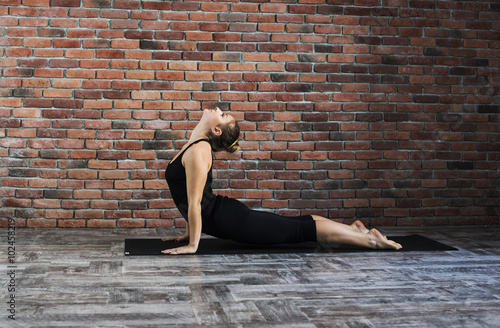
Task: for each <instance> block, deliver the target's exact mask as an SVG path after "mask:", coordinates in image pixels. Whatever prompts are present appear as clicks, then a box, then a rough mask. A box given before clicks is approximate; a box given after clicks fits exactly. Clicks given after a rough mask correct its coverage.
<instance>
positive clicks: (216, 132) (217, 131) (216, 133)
mask: <svg viewBox="0 0 500 328" xmlns="http://www.w3.org/2000/svg"><path fill="white" fill-rule="evenodd" d="M212 134H213V135H214V136H217V137H218V136H220V135H221V134H222V130H221V129H220V128H219V127H218V126H216V127H214V128H212Z"/></svg>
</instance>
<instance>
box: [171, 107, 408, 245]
mask: <svg viewBox="0 0 500 328" xmlns="http://www.w3.org/2000/svg"><path fill="white" fill-rule="evenodd" d="M239 134H240V129H239V127H238V124H237V123H236V121H235V119H234V118H233V117H232V116H231V115H228V114H226V113H223V112H222V111H221V110H220V109H219V108H216V109H205V110H204V112H203V116H202V118H201V120H200V122H199V123H198V125H197V126H196V127H195V129H194V130H193V133H192V134H191V137H190V139H189V141H188V143H187V144H186V145H184V147H183V148H182V149H181V151H180V152H179V153H178V154H177V155H176V156H175V157H174V158H173V159H172V161H171V162H170V163H169V165H168V167H167V169H166V171H165V179H166V180H167V183H168V185H169V188H170V192H171V194H172V198H173V200H174V202H175V204H176V206H177V208H178V209H179V211H180V212H181V214H182V216H183V217H184V218H185V219H186V220H187V227H186V233H185V234H184V235H183V236H180V237H169V238H164V239H163V241H173V240H175V241H189V244H188V245H186V246H182V247H177V248H172V249H166V250H164V251H163V252H162V253H164V254H172V255H174V254H193V253H196V251H197V250H198V244H199V242H200V237H201V233H202V232H204V233H206V234H209V235H212V236H215V237H218V238H224V239H232V240H235V241H239V242H243V243H248V244H266V245H273V244H280V243H293V242H306V241H319V242H322V243H336V244H350V245H356V246H362V247H368V248H389V249H395V250H398V249H400V248H401V247H402V246H401V245H400V244H397V243H395V242H393V241H390V240H387V238H386V237H384V236H382V234H381V233H380V232H379V231H377V230H375V229H372V230H369V231H368V229H366V228H365V226H364V225H363V224H362V223H361V222H360V221H356V222H355V223H353V224H352V225H345V224H342V223H337V222H334V221H331V220H328V219H326V218H323V217H320V216H316V215H305V216H299V217H284V216H280V215H276V214H273V213H266V212H259V211H253V210H250V209H249V208H248V207H246V206H245V205H244V204H243V203H241V202H239V201H237V200H235V199H231V198H228V197H223V196H219V195H218V196H216V195H214V194H213V193H212V188H211V183H212V152H213V151H214V152H217V151H223V150H224V151H227V152H230V153H233V152H235V151H236V150H238V149H239V146H238V137H239Z"/></svg>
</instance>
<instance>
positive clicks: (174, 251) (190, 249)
mask: <svg viewBox="0 0 500 328" xmlns="http://www.w3.org/2000/svg"><path fill="white" fill-rule="evenodd" d="M197 250H198V247H196V246H191V245H186V246H182V247H177V248H171V249H166V250H164V251H161V252H162V253H163V254H168V255H179V254H194V253H196V251H197Z"/></svg>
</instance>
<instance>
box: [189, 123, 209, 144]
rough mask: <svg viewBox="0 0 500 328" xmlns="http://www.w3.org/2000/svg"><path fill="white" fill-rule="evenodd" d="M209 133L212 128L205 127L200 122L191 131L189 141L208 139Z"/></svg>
mask: <svg viewBox="0 0 500 328" xmlns="http://www.w3.org/2000/svg"><path fill="white" fill-rule="evenodd" d="M209 133H210V128H207V127H204V126H203V124H199V123H198V125H196V127H195V128H194V130H193V132H192V133H191V137H189V142H194V141H196V140H200V139H208V135H209Z"/></svg>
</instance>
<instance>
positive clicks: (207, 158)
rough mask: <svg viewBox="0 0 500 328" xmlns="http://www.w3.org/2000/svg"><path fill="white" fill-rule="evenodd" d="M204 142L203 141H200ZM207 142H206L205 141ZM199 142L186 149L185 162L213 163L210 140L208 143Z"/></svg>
mask: <svg viewBox="0 0 500 328" xmlns="http://www.w3.org/2000/svg"><path fill="white" fill-rule="evenodd" d="M200 141H202V140H200ZM203 141H205V140H203ZM203 141H202V142H198V141H196V142H195V143H193V144H192V145H190V146H189V148H188V149H186V152H185V153H184V156H183V161H185V160H188V161H203V162H211V161H212V147H211V146H210V143H208V140H207V141H206V142H203Z"/></svg>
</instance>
